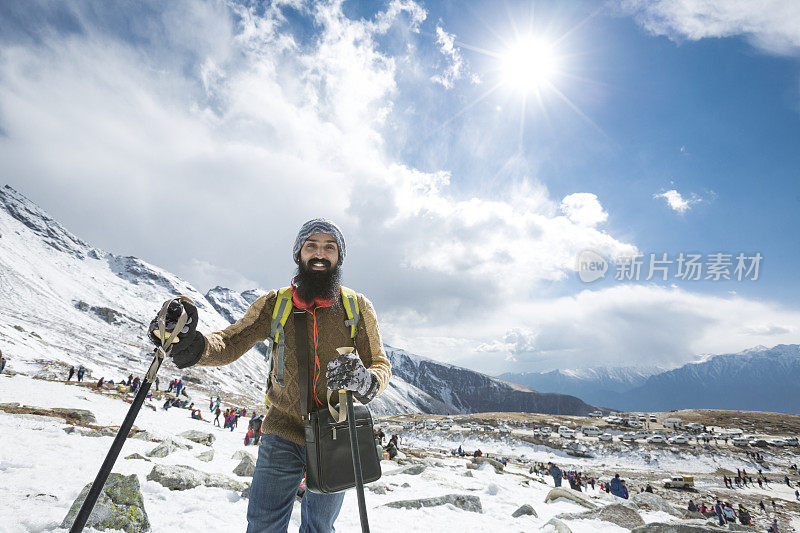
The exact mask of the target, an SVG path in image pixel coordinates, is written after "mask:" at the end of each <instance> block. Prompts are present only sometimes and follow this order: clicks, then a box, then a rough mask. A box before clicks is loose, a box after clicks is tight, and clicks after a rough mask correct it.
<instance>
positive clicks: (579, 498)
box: [544, 487, 597, 509]
mask: <svg viewBox="0 0 800 533" xmlns="http://www.w3.org/2000/svg"><path fill="white" fill-rule="evenodd" d="M559 498H565V499H567V500H570V501H572V502H575V503H577V504H578V505H582V506H583V507H586V508H587V509H597V504H596V503H594V502H593V501H592V500H591V499H590V498H589V497H588V496H586V495H585V494H584V493H582V492H578V491H575V490H572V489H568V488H566V487H556V488H554V489H552V490H551V491H550V492H548V493H547V497H546V498H545V499H544V503H548V502H551V501H555V500H557V499H559Z"/></svg>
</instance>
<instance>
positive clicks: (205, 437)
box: [178, 429, 217, 446]
mask: <svg viewBox="0 0 800 533" xmlns="http://www.w3.org/2000/svg"><path fill="white" fill-rule="evenodd" d="M178 436H179V437H183V438H184V439H186V440H190V441H192V442H196V443H197V444H204V445H206V446H211V445H212V444H214V441H215V440H216V439H217V437H215V436H214V435H213V434H212V433H205V432H203V431H196V430H194V429H190V430H189V431H184V432H183V433H180V434H179V435H178Z"/></svg>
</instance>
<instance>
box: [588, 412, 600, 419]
mask: <svg viewBox="0 0 800 533" xmlns="http://www.w3.org/2000/svg"><path fill="white" fill-rule="evenodd" d="M589 416H590V417H592V418H600V417H601V416H603V411H592V412H591V413H589Z"/></svg>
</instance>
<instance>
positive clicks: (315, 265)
mask: <svg viewBox="0 0 800 533" xmlns="http://www.w3.org/2000/svg"><path fill="white" fill-rule="evenodd" d="M308 264H309V265H310V266H311V268H312V270H325V269H327V268H328V262H327V261H309V262H308Z"/></svg>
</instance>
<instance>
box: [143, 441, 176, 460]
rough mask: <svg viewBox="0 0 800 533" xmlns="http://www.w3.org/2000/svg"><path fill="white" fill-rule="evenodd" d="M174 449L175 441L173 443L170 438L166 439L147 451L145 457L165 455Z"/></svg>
mask: <svg viewBox="0 0 800 533" xmlns="http://www.w3.org/2000/svg"><path fill="white" fill-rule="evenodd" d="M176 449H177V448H176V447H175V443H173V442H172V441H171V440H166V441H164V442H162V443H161V444H159V445H158V446H156V447H155V448H153V449H152V450H150V451H149V452H147V457H166V456H168V455H169V454H171V453H172V452H174V451H175V450H176Z"/></svg>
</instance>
